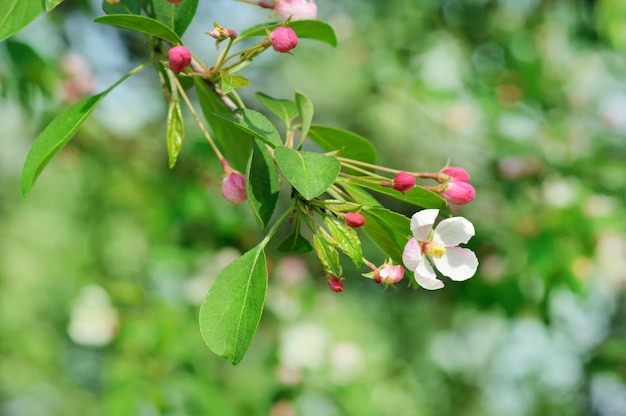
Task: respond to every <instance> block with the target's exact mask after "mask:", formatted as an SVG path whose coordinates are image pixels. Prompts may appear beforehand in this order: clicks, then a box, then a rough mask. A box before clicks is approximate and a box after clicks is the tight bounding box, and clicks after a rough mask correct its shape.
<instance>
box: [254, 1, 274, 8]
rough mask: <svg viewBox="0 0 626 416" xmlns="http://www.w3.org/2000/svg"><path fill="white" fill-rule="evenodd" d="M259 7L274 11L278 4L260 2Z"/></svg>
mask: <svg viewBox="0 0 626 416" xmlns="http://www.w3.org/2000/svg"><path fill="white" fill-rule="evenodd" d="M257 4H258V5H259V6H261V7H263V8H264V9H273V8H274V6H275V5H276V2H274V1H260V2H258V3H257Z"/></svg>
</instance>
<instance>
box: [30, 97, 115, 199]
mask: <svg viewBox="0 0 626 416" xmlns="http://www.w3.org/2000/svg"><path fill="white" fill-rule="evenodd" d="M109 91H110V89H108V90H106V91H104V92H101V93H100V94H97V95H94V96H92V97H89V98H86V99H84V100H83V101H81V102H79V103H76V104H74V105H73V106H71V107H70V108H68V109H67V110H65V111H64V112H62V113H61V114H59V115H58V116H57V117H56V118H55V119H54V120H52V122H51V123H50V124H48V126H47V127H46V128H45V129H44V130H43V131H42V132H41V133H40V134H39V136H37V138H36V139H35V141H34V142H33V144H32V145H31V147H30V150H29V151H28V155H26V160H25V161H24V168H23V169H22V194H23V195H24V196H26V195H28V193H29V192H30V190H31V188H32V187H33V184H34V183H35V180H37V177H38V176H39V174H40V173H41V172H42V171H43V169H44V168H45V167H46V165H47V164H48V162H50V160H51V159H52V158H53V157H54V155H56V154H57V153H59V151H60V150H61V149H62V148H63V147H64V146H65V145H66V144H67V143H68V142H69V141H70V139H71V138H72V137H74V134H75V133H76V130H78V128H79V127H80V125H81V124H82V123H83V121H85V119H86V118H87V116H89V114H91V112H92V111H93V109H94V108H96V106H97V105H98V103H100V101H102V99H103V98H104V97H105V96H106V95H107V94H108V93H109Z"/></svg>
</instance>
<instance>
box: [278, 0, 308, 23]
mask: <svg viewBox="0 0 626 416" xmlns="http://www.w3.org/2000/svg"><path fill="white" fill-rule="evenodd" d="M274 10H275V11H276V14H277V15H278V18H279V19H280V20H281V21H282V22H284V21H286V20H287V19H289V17H290V16H291V21H292V22H293V21H296V20H311V19H315V18H317V5H316V4H315V1H313V0H311V1H308V0H279V1H278V2H276V3H274Z"/></svg>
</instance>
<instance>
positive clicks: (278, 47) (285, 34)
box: [270, 26, 298, 53]
mask: <svg viewBox="0 0 626 416" xmlns="http://www.w3.org/2000/svg"><path fill="white" fill-rule="evenodd" d="M270 40H271V41H272V48H274V50H275V51H276V52H280V53H286V52H289V51H290V50H292V49H293V48H295V47H296V46H297V45H298V36H297V35H296V32H294V31H293V29H292V28H290V27H282V26H281V27H277V28H276V29H274V30H273V31H272V34H271V35H270Z"/></svg>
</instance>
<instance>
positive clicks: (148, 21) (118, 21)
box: [94, 14, 183, 45]
mask: <svg viewBox="0 0 626 416" xmlns="http://www.w3.org/2000/svg"><path fill="white" fill-rule="evenodd" d="M94 22H96V23H102V24H105V25H110V26H116V27H121V28H122V29H130V30H134V31H136V32H141V33H145V34H147V35H152V36H155V37H157V38H159V39H163V40H166V41H168V42H170V43H173V44H174V45H182V44H183V41H182V40H181V39H180V37H178V35H177V34H176V33H174V32H173V31H172V29H170V28H169V27H167V26H165V25H164V24H163V23H161V22H159V21H158V20H154V19H152V18H150V17H146V16H137V15H134V14H109V15H106V16H99V17H96V18H95V19H94Z"/></svg>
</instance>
